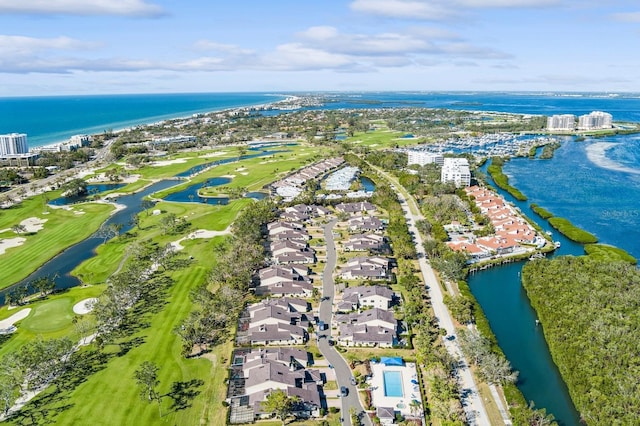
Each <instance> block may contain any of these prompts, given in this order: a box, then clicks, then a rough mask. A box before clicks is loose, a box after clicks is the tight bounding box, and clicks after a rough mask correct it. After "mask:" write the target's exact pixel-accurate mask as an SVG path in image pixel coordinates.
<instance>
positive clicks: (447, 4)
mask: <svg viewBox="0 0 640 426" xmlns="http://www.w3.org/2000/svg"><path fill="white" fill-rule="evenodd" d="M561 4H562V0H353V1H352V2H351V9H353V10H355V11H356V12H362V13H368V14H372V15H377V16H383V17H388V18H404V19H418V20H427V21H445V20H451V19H452V18H459V17H461V16H463V15H464V14H465V13H466V11H467V10H468V9H490V8H505V9H515V8H539V7H549V6H556V5H561Z"/></svg>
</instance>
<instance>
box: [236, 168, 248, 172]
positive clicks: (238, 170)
mask: <svg viewBox="0 0 640 426" xmlns="http://www.w3.org/2000/svg"><path fill="white" fill-rule="evenodd" d="M243 170H247V168H246V167H238V168H237V169H236V172H241V171H243Z"/></svg>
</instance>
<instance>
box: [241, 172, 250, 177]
mask: <svg viewBox="0 0 640 426" xmlns="http://www.w3.org/2000/svg"><path fill="white" fill-rule="evenodd" d="M240 174H241V175H242V176H246V175H248V174H249V172H240Z"/></svg>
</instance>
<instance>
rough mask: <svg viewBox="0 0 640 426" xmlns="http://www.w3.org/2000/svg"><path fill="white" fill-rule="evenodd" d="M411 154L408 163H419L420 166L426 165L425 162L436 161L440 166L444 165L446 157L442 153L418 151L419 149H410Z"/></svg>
mask: <svg viewBox="0 0 640 426" xmlns="http://www.w3.org/2000/svg"><path fill="white" fill-rule="evenodd" d="M407 154H408V156H409V160H408V163H407V165H409V166H410V165H412V164H418V165H419V166H424V165H425V164H431V163H435V164H437V165H439V166H442V164H443V163H444V157H443V156H442V154H434V153H432V152H426V151H418V150H413V149H411V150H409V151H407Z"/></svg>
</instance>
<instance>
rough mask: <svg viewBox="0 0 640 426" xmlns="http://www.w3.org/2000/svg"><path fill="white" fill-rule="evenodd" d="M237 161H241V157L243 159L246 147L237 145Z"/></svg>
mask: <svg viewBox="0 0 640 426" xmlns="http://www.w3.org/2000/svg"><path fill="white" fill-rule="evenodd" d="M237 150H238V161H240V160H242V157H244V155H245V154H246V153H247V150H248V148H247V146H246V145H239V146H238V148H237Z"/></svg>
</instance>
